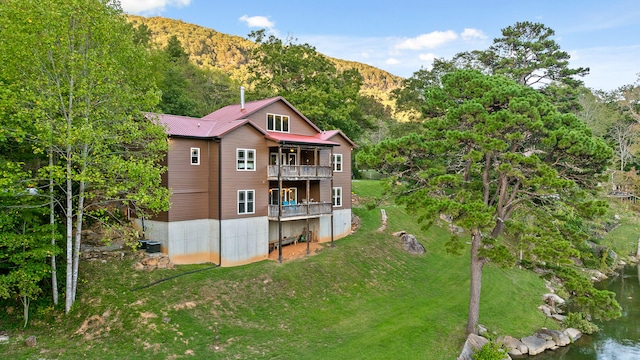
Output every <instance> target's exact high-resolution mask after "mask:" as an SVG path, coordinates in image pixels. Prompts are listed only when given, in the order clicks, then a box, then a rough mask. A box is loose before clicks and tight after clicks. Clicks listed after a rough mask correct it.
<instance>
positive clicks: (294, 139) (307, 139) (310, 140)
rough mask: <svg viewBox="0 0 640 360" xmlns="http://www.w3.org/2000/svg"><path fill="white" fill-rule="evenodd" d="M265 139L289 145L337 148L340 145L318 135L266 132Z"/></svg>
mask: <svg viewBox="0 0 640 360" xmlns="http://www.w3.org/2000/svg"><path fill="white" fill-rule="evenodd" d="M267 138H268V139H271V140H274V141H276V142H279V143H291V144H312V145H324V146H339V145H340V144H338V143H336V142H333V141H329V140H325V139H321V138H320V137H318V135H315V136H308V135H298V134H289V133H280V132H268V133H267Z"/></svg>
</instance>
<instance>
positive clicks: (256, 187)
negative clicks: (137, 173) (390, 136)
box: [144, 97, 355, 266]
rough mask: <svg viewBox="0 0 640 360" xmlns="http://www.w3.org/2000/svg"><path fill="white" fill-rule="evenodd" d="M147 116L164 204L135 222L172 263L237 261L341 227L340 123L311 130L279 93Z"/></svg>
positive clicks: (344, 206)
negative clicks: (162, 134) (158, 147)
mask: <svg viewBox="0 0 640 360" xmlns="http://www.w3.org/2000/svg"><path fill="white" fill-rule="evenodd" d="M157 116H158V120H159V121H160V123H161V124H163V125H165V127H166V132H167V134H168V142H169V150H168V154H167V156H166V164H165V165H166V166H167V169H168V170H167V172H166V174H165V175H164V178H163V184H164V186H166V187H168V188H169V189H170V190H171V193H172V195H171V199H170V202H171V206H170V209H169V211H167V212H164V213H161V214H159V215H158V216H156V217H155V218H153V219H145V222H144V228H145V235H146V237H147V238H148V239H150V240H152V241H158V242H160V243H161V251H162V252H163V253H165V254H168V255H169V256H170V257H171V260H172V262H174V263H176V264H194V263H206V262H212V263H216V264H219V265H221V266H235V265H242V264H247V263H251V262H255V261H260V260H263V259H266V258H268V255H269V252H270V251H271V250H272V249H275V248H277V249H278V251H280V249H281V244H286V243H288V242H291V241H294V240H304V241H309V240H310V241H314V242H316V241H317V242H328V241H333V240H335V239H339V238H342V237H344V236H346V235H348V234H349V233H350V231H351V151H352V149H353V148H354V146H355V144H354V143H353V142H352V141H351V140H350V139H349V138H348V137H347V136H345V135H344V134H343V133H342V132H341V131H339V130H331V131H322V130H320V129H319V128H318V127H317V126H315V125H314V124H313V123H312V122H311V121H310V120H309V119H307V118H306V117H305V116H304V115H303V114H301V113H300V112H299V111H298V110H297V109H296V108H294V107H293V106H292V105H291V104H290V103H289V102H287V101H286V100H285V99H284V98H282V97H274V98H269V99H264V100H259V101H252V102H247V103H246V104H245V102H244V99H241V103H240V104H238V105H230V106H227V107H224V108H222V109H220V110H218V111H215V112H213V113H211V114H209V115H206V116H204V117H203V118H192V117H184V116H175V115H157Z"/></svg>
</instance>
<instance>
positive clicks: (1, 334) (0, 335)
mask: <svg viewBox="0 0 640 360" xmlns="http://www.w3.org/2000/svg"><path fill="white" fill-rule="evenodd" d="M7 341H9V334H8V333H7V332H6V331H4V330H3V331H0V343H3V342H7Z"/></svg>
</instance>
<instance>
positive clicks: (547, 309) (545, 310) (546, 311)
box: [538, 305, 553, 317]
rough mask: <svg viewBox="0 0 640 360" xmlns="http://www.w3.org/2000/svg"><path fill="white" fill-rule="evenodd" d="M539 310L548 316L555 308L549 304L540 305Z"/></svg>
mask: <svg viewBox="0 0 640 360" xmlns="http://www.w3.org/2000/svg"><path fill="white" fill-rule="evenodd" d="M538 310H540V311H542V312H543V313H544V315H545V316H546V317H550V316H551V313H552V312H553V309H552V308H551V307H550V306H549V305H540V306H538Z"/></svg>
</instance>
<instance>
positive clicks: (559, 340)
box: [540, 328, 571, 346]
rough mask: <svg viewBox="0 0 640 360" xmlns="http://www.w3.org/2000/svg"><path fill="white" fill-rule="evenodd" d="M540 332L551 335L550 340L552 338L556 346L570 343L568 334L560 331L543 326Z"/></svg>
mask: <svg viewBox="0 0 640 360" xmlns="http://www.w3.org/2000/svg"><path fill="white" fill-rule="evenodd" d="M540 333H541V334H546V335H549V336H551V340H553V342H554V343H556V345H558V346H567V345H569V344H570V343H571V339H569V336H567V334H565V333H564V332H562V331H558V330H549V329H546V328H543V329H541V330H540Z"/></svg>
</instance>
